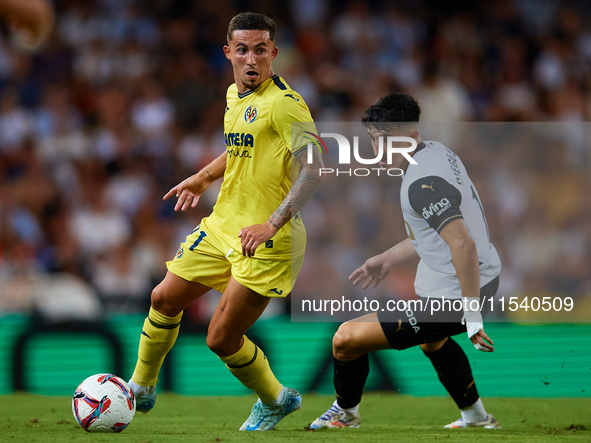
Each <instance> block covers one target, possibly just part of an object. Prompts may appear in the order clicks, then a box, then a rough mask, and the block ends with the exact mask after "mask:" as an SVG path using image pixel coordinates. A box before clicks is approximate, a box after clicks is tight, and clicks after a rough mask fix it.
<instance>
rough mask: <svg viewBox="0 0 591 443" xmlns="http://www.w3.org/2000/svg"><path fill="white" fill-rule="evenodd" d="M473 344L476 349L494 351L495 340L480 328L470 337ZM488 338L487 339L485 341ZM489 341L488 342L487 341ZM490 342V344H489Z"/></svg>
mask: <svg viewBox="0 0 591 443" xmlns="http://www.w3.org/2000/svg"><path fill="white" fill-rule="evenodd" d="M470 340H471V341H472V344H473V345H474V347H475V348H476V349H478V350H479V351H482V352H494V350H495V348H494V347H493V345H494V343H493V341H492V340H491V339H490V338H489V337H488V335H486V332H484V329H480V330H479V331H478V332H477V333H476V334H474V335H473V336H472V337H470ZM485 340H486V341H485ZM487 342H488V343H487ZM489 343H490V344H489Z"/></svg>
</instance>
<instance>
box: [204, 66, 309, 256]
mask: <svg viewBox="0 0 591 443" xmlns="http://www.w3.org/2000/svg"><path fill="white" fill-rule="evenodd" d="M295 122H303V123H304V124H303V125H301V124H298V127H300V126H301V127H303V128H308V129H310V130H311V131H312V132H314V133H316V129H315V126H314V123H313V120H312V116H311V115H310V110H309V109H308V106H307V105H306V103H305V101H304V99H303V98H302V97H301V96H300V95H299V94H298V93H297V92H295V91H294V90H292V89H291V88H290V87H289V86H288V85H287V83H285V81H284V80H283V79H282V78H281V77H279V76H278V75H274V76H272V77H270V78H269V79H267V80H265V81H264V82H263V83H262V84H261V85H260V86H259V87H258V88H257V89H255V90H249V91H246V92H244V93H239V92H238V88H237V86H236V84H233V85H231V86H230V87H229V88H228V92H227V95H226V112H225V115H224V139H225V142H226V151H227V154H228V156H227V162H226V171H225V173H224V182H223V184H222V187H221V190H220V193H219V195H218V199H217V202H216V204H215V206H214V208H213V213H212V214H211V216H210V217H209V218H208V222H207V223H208V226H210V229H211V228H215V232H216V234H217V235H221V236H223V237H224V240H225V241H226V242H227V243H229V244H230V246H231V247H232V248H233V249H234V250H235V251H237V252H240V251H241V244H240V238H239V237H238V234H239V233H240V230H241V229H242V228H244V227H246V226H250V225H254V224H259V223H264V222H265V221H267V219H268V218H269V216H270V215H271V214H272V213H273V212H275V210H276V209H277V208H278V207H279V205H280V204H281V202H282V201H283V200H284V199H285V197H286V196H287V193H288V192H289V191H290V189H291V183H292V176H293V178H294V179H295V178H296V177H297V174H298V173H299V163H298V162H297V160H296V161H295V162H294V164H293V171H292V155H293V154H294V153H297V152H298V151H300V150H302V149H305V148H306V147H307V144H308V143H309V139H307V138H306V137H305V135H304V136H302V135H301V134H294V136H293V141H292V131H291V125H292V123H295ZM298 132H301V131H298ZM292 174H293V175H292ZM212 225H213V226H212ZM305 247H306V231H305V228H304V224H303V222H302V218H301V215H300V214H299V213H298V214H296V215H295V216H292V219H291V220H290V221H289V222H287V223H286V224H285V225H284V226H283V227H282V228H281V229H280V230H279V231H278V232H277V234H276V235H275V236H274V237H273V238H272V239H271V240H270V241H268V242H266V243H263V244H261V245H260V246H259V247H258V248H257V250H256V254H255V258H257V257H258V258H265V259H269V258H277V259H288V258H290V257H291V254H294V256H295V255H301V254H303V253H304V250H305Z"/></svg>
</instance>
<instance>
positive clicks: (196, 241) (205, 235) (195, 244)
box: [189, 231, 207, 251]
mask: <svg viewBox="0 0 591 443" xmlns="http://www.w3.org/2000/svg"><path fill="white" fill-rule="evenodd" d="M205 237H207V234H206V233H205V231H201V232H200V233H199V237H197V240H195V243H193V244H192V245H191V247H190V248H189V251H192V250H193V249H195V248H196V247H197V246H199V243H201V241H202V240H203V239H204V238H205Z"/></svg>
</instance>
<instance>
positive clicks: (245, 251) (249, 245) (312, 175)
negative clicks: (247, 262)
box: [238, 149, 324, 257]
mask: <svg viewBox="0 0 591 443" xmlns="http://www.w3.org/2000/svg"><path fill="white" fill-rule="evenodd" d="M312 152H313V154H312V163H311V164H308V162H307V155H308V150H307V149H302V150H301V151H300V152H299V153H297V154H296V155H294V157H295V158H296V159H297V161H298V162H299V163H300V165H301V169H300V174H299V175H298V178H297V179H296V180H295V181H294V183H293V184H292V186H291V190H290V191H289V192H288V193H287V195H286V196H285V199H284V200H283V201H282V202H281V204H280V205H279V207H278V208H277V210H276V211H275V212H273V214H271V216H270V217H269V219H268V220H267V221H266V222H265V223H261V224H259V225H251V226H247V227H245V228H242V229H241V230H240V234H239V235H238V237H240V242H241V243H242V255H248V256H249V257H252V256H253V255H254V253H255V251H256V248H257V247H258V246H259V245H260V244H261V243H265V242H266V241H267V240H270V239H272V238H273V237H274V236H275V234H277V232H278V231H279V229H281V227H283V225H285V224H286V223H287V222H288V221H289V220H290V219H291V218H292V217H293V216H294V215H296V214H297V213H298V212H299V210H300V209H302V208H303V207H304V205H305V204H306V202H307V201H308V200H310V198H312V196H313V195H314V193H315V192H316V190H317V189H318V187H319V186H320V168H322V167H324V163H323V162H322V155H321V153H320V152H319V150H317V149H313V150H312Z"/></svg>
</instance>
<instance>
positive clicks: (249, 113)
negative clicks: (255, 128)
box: [244, 106, 257, 123]
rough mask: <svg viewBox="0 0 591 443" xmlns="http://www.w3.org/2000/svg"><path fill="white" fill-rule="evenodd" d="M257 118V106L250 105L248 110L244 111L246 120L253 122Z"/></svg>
mask: <svg viewBox="0 0 591 443" xmlns="http://www.w3.org/2000/svg"><path fill="white" fill-rule="evenodd" d="M256 119H257V108H256V106H249V107H248V108H246V111H244V121H245V122H246V123H252V122H253V121H255V120H256Z"/></svg>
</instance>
